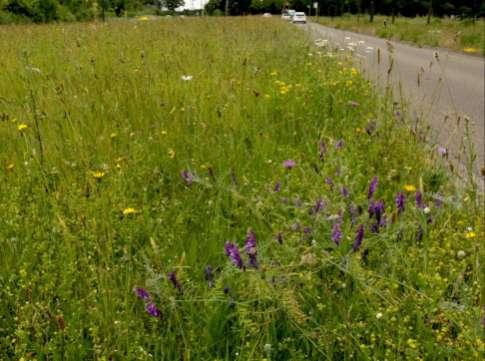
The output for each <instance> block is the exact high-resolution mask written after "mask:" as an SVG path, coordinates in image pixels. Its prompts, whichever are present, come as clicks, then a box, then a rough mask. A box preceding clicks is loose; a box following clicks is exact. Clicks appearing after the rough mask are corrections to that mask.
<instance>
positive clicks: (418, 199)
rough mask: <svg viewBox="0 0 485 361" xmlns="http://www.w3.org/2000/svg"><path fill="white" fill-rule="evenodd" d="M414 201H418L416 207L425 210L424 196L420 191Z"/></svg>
mask: <svg viewBox="0 0 485 361" xmlns="http://www.w3.org/2000/svg"><path fill="white" fill-rule="evenodd" d="M414 200H415V201H416V207H418V208H424V203H423V194H422V193H421V192H420V191H416V194H415V196H414Z"/></svg>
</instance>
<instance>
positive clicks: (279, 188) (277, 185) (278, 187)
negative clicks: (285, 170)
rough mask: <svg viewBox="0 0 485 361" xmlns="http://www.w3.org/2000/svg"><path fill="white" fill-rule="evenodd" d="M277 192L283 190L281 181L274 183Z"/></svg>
mask: <svg viewBox="0 0 485 361" xmlns="http://www.w3.org/2000/svg"><path fill="white" fill-rule="evenodd" d="M273 190H274V191H275V192H276V193H278V192H279V191H281V182H280V181H276V183H275V184H274V189H273Z"/></svg>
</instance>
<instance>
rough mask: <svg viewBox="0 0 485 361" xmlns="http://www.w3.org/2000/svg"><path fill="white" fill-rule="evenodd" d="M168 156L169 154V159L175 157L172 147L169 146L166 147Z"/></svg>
mask: <svg viewBox="0 0 485 361" xmlns="http://www.w3.org/2000/svg"><path fill="white" fill-rule="evenodd" d="M168 156H169V158H170V159H173V158H175V150H173V149H172V148H169V149H168Z"/></svg>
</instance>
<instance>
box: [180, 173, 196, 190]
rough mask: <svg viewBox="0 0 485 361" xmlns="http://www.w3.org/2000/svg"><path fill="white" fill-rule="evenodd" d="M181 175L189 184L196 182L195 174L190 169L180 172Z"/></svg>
mask: <svg viewBox="0 0 485 361" xmlns="http://www.w3.org/2000/svg"><path fill="white" fill-rule="evenodd" d="M180 176H181V177H182V179H183V180H184V181H185V183H186V184H187V185H188V186H190V185H192V183H193V182H194V175H193V174H192V173H191V172H190V171H188V170H184V171H182V172H180Z"/></svg>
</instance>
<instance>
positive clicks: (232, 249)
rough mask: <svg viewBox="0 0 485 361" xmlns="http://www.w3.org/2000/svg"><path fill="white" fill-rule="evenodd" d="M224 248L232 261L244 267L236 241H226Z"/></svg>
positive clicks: (238, 266) (240, 267)
mask: <svg viewBox="0 0 485 361" xmlns="http://www.w3.org/2000/svg"><path fill="white" fill-rule="evenodd" d="M224 249H225V251H226V255H227V256H228V257H229V258H230V259H231V261H232V263H234V265H235V266H236V267H237V268H239V269H243V268H244V264H243V261H242V259H241V255H240V254H239V249H238V248H237V246H236V245H235V244H234V243H230V242H226V244H225V245H224Z"/></svg>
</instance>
